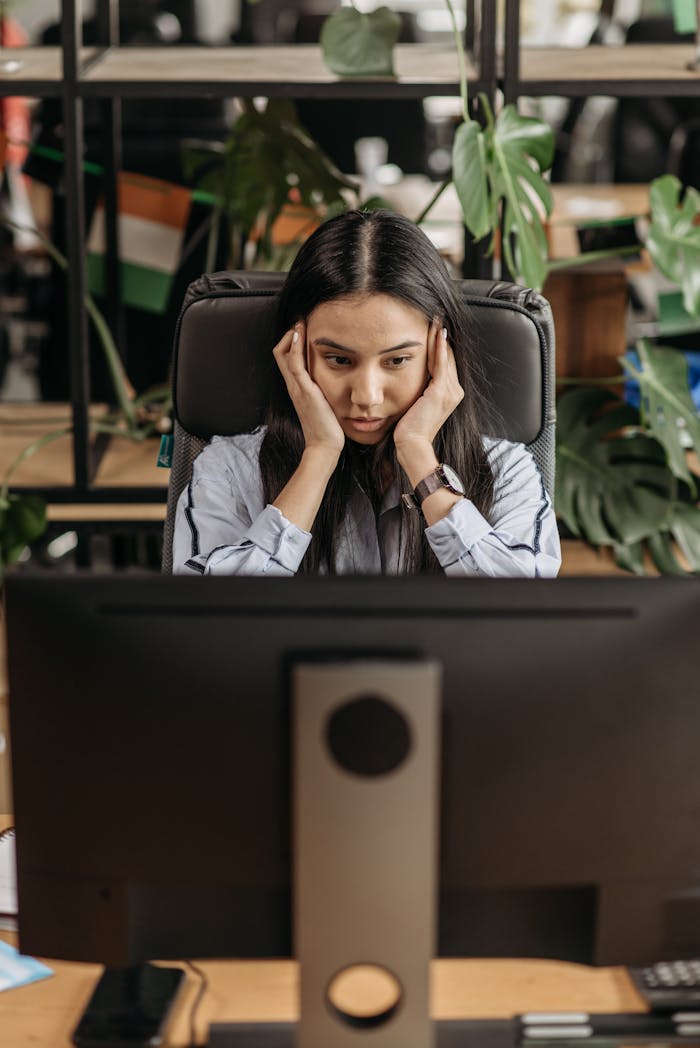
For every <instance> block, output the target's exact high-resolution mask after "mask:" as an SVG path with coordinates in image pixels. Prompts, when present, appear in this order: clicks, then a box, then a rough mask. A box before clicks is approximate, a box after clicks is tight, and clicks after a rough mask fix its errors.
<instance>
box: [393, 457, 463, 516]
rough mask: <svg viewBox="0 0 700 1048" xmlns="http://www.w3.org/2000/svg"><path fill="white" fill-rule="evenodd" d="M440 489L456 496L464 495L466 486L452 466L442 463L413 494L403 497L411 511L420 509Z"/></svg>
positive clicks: (418, 485)
mask: <svg viewBox="0 0 700 1048" xmlns="http://www.w3.org/2000/svg"><path fill="white" fill-rule="evenodd" d="M440 488H447V490H448V491H452V492H454V494H455V495H463V494H464V484H463V483H462V481H461V480H460V478H459V477H458V476H457V474H456V473H455V471H454V470H453V469H452V466H448V465H447V463H446V462H441V463H440V465H439V466H438V467H437V469H434V470H433V472H432V473H429V474H428V476H427V477H424V479H423V480H421V481H420V483H419V484H416V486H415V488H414V489H413V492H412V494H410V495H406V494H404V495H402V496H401V497H402V498H403V500H404V502H405V503H406V505H407V506H408V507H409V508H410V509H420V507H421V506H422V505H423V502H424V501H425V499H427V497H428V495H432V493H433V492H434V491H438V490H439V489H440Z"/></svg>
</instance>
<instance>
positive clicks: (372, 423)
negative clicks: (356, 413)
mask: <svg viewBox="0 0 700 1048" xmlns="http://www.w3.org/2000/svg"><path fill="white" fill-rule="evenodd" d="M348 422H349V423H350V425H351V426H353V427H354V428H355V429H359V430H360V431H361V432H362V433H372V432H374V430H376V429H381V428H382V426H383V425H384V423H385V422H386V419H383V418H353V417H352V416H349V418H348Z"/></svg>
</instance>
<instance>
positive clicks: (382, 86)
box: [0, 0, 496, 503]
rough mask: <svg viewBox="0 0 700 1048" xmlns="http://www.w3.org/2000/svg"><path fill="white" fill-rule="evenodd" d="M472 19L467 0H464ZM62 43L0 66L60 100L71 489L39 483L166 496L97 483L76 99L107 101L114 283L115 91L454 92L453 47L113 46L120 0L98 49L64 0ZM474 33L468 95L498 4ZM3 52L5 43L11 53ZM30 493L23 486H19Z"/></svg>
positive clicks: (490, 62) (137, 497)
mask: <svg viewBox="0 0 700 1048" xmlns="http://www.w3.org/2000/svg"><path fill="white" fill-rule="evenodd" d="M468 5H469V9H470V14H471V15H472V19H470V25H473V13H474V7H475V3H474V0H468ZM61 12H62V13H61V24H62V44H61V47H60V48H52V47H38V48H37V47H35V48H22V49H12V54H11V58H12V59H13V60H14V61H16V62H17V64H18V66H19V68H17V69H16V70H14V71H4V72H3V71H1V70H0V95H24V96H30V97H42V98H60V99H61V101H62V108H63V125H64V144H65V171H64V178H65V190H66V234H67V237H66V243H67V252H66V253H67V257H68V264H69V273H68V277H67V296H68V336H69V343H70V370H71V404H72V417H73V472H74V483H73V484H72V485H71V486H60V487H50V488H46V487H45V488H34V489H31V490H34V491H36V492H37V493H39V494H42V495H43V496H44V497H46V498H47V499H49V500H50V501H51V502H54V503H58V502H70V503H77V502H80V503H106V502H112V503H116V502H120V503H124V502H136V503H144V502H162V501H163V499H164V492H163V489H162V488H153V487H145V486H138V487H133V486H132V487H119V488H115V487H104V486H98V485H96V484H95V477H96V473H97V466H98V464H99V456H100V453H101V446H100V443H99V442H98V443H97V444H93V443H91V441H90V438H89V409H90V402H89V363H88V361H89V353H88V348H89V343H88V327H87V315H86V311H85V308H84V301H85V292H86V287H87V278H86V269H85V252H84V245H85V239H86V229H85V187H84V173H83V167H82V152H83V101H84V99H87V98H96V99H101V100H102V102H103V104H104V120H103V127H104V135H103V151H104V161H105V163H104V166H105V169H106V171H107V176H106V182H105V195H106V204H107V206H106V213H107V215H108V223H107V266H108V281H107V284H108V286H109V287H111V288H112V289H115V288H117V287H118V278H117V274H118V262H117V260H118V258H119V251H118V230H117V185H116V172H117V171H118V170H119V169H120V166H121V164H120V158H121V100H122V99H124V98H146V97H148V98H157V97H169V98H172V97H181V98H195V97H226V98H228V97H234V96H238V97H253V96H259V95H263V96H267V97H278V98H356V99H371V98H377V99H400V98H423V97H426V96H428V95H436V94H437V95H451V94H458V93H459V83H458V79H459V78H458V68H457V58H456V54H455V52H454V49H453V48H446V47H438V46H433V45H427V44H426V45H423V44H408V45H400V46H399V47H397V49H396V67H397V78H396V79H395V80H394V79H379V78H378V79H376V80H370V79H362V80H340V79H338V78H337V77H335V76H333V75H332V74H331V73H329V72H328V71H327V69H326V68H325V66H324V65H323V62H322V59H321V54H320V49H319V48H318V47H316V46H304V45H296V46H293V47H274V48H271V47H227V48H208V47H191V48H188V47H182V48H180V47H178V48H166V47H163V48H147V49H146V48H131V47H120V46H119V39H118V12H119V6H118V0H98V7H97V14H98V19H99V25H100V33H101V38H102V43H101V46H99V47H90V48H84V47H82V42H81V4H80V0H62V4H61ZM480 14H481V18H480V27H479V33H478V36H477V39H476V41H474V35H473V31H472V35H471V40H472V42H475V44H476V50H477V51H478V56H479V58H478V64H477V62H476V61H475V59H474V58H473V56H471V57H470V60H469V68H468V79H469V90H470V95H471V97H474V96H475V94H476V93H477V92H479V91H482V92H485V93H486V94H487V95H488V96H489V97H490V98H493V96H494V94H495V90H496V63H495V41H496V13H495V5H494V4H492V3H491V2H490V0H486V2H485V3H483V4H481V5H480ZM8 54H9V52H6V56H7V55H8ZM106 313H107V316H108V318H109V320H110V322H111V324H112V326H113V329H114V330H116V332H117V342H118V344H119V326H120V314H121V309H120V304H119V302H118V301H116V298H115V295H114V294H113V295H112V298H111V300H108V302H107V305H106ZM24 490H30V489H24Z"/></svg>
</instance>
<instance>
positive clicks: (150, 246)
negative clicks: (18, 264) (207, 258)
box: [87, 172, 192, 313]
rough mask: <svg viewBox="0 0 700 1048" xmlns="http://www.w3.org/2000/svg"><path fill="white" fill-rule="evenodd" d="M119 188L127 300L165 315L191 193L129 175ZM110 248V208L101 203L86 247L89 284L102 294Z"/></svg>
mask: <svg viewBox="0 0 700 1048" xmlns="http://www.w3.org/2000/svg"><path fill="white" fill-rule="evenodd" d="M118 189H119V254H120V261H121V269H120V272H121V291H122V301H123V302H125V303H126V304H127V305H129V306H135V307H137V308H139V309H145V310H148V311H149V312H152V313H162V312H163V311H164V310H165V308H166V306H167V302H168V296H169V294H170V287H171V284H172V278H173V274H174V273H175V271H176V270H177V267H178V264H179V261H180V255H181V252H182V242H183V238H184V234H185V227H186V226H187V221H188V218H189V213H190V206H191V203H192V194H191V191H190V190H189V189H186V188H184V187H183V186H176V185H172V184H171V183H169V182H164V181H162V180H161V179H158V178H150V177H149V176H147V175H135V174H130V173H129V172H122V173H121V174H120V176H119V183H118ZM105 244H106V230H105V207H104V201H103V200H100V201H99V202H98V204H97V206H96V208H95V213H94V215H93V219H92V223H91V226H90V233H89V236H88V243H87V275H88V286H89V288H90V290H91V291H92V292H93V293H97V294H101V293H103V292H104V283H105Z"/></svg>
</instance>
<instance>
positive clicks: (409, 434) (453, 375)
mask: <svg viewBox="0 0 700 1048" xmlns="http://www.w3.org/2000/svg"><path fill="white" fill-rule="evenodd" d="M428 373H429V375H430V379H429V381H428V385H427V386H426V387H425V389H424V390H423V393H422V395H421V396H420V397H418V400H416V401H415V402H414V403H413V404H412V405H411V407H410V408H409V409H408V411H407V412H406V414H405V415H404V416H403V418H401V419H400V420H399V422H398V423H397V425H396V426H395V428H394V443H395V445H396V448H397V451H398V450H400V449H401V447H404V446H408V445H414V444H426V443H427V444H430V445H431V446H432V443H433V441H434V440H435V437H436V436H437V434H438V433H439V431H440V429H441V427H442V425H443V424H444V422H445V421H446V420H447V419H448V418H449V417H450V415H451V414H452V412H453V411H454V409H455V408H456V407H457V405H458V404H459V403H460V401H461V400H462V399H463V398H464V390H463V389H462V387H461V386H460V384H459V379H458V377H457V365H456V364H455V357H454V352H453V350H452V347H451V346H450V345H449V343H448V341H447V332H446V330H445V328H443V327H441V326H440V325H439V324H438V323H437V321H433V323H432V324H431V325H430V330H429V332H428Z"/></svg>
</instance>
